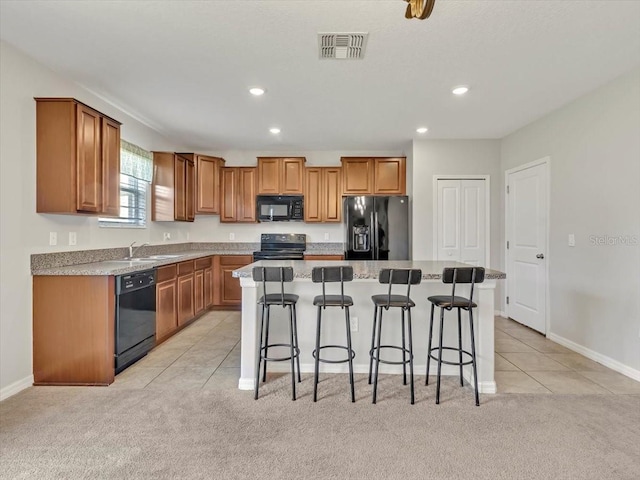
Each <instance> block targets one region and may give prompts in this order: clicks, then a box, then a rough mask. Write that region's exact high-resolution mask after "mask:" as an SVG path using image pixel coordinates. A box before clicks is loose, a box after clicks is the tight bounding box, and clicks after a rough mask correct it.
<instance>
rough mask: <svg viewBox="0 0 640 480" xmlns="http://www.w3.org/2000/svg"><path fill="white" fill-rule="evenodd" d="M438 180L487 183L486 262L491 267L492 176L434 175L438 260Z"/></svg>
mask: <svg viewBox="0 0 640 480" xmlns="http://www.w3.org/2000/svg"><path fill="white" fill-rule="evenodd" d="M438 180H484V181H485V184H484V186H485V192H484V196H485V201H484V209H485V226H484V249H485V253H484V261H485V263H486V265H481V266H483V267H485V268H489V266H490V265H491V175H434V176H433V256H432V258H433V259H434V260H435V259H436V258H438Z"/></svg>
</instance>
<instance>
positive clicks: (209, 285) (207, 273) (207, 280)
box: [204, 266, 214, 308]
mask: <svg viewBox="0 0 640 480" xmlns="http://www.w3.org/2000/svg"><path fill="white" fill-rule="evenodd" d="M213 288H214V283H213V266H211V267H207V268H205V269H204V308H209V307H211V306H212V305H213Z"/></svg>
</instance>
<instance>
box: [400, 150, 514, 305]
mask: <svg viewBox="0 0 640 480" xmlns="http://www.w3.org/2000/svg"><path fill="white" fill-rule="evenodd" d="M500 174H501V171H500V140H423V141H416V142H414V144H413V174H412V178H411V183H412V188H413V202H412V203H413V217H412V219H413V222H412V223H413V259H414V260H431V259H433V177H434V175H490V188H491V194H490V196H491V207H490V212H491V213H490V215H491V218H490V220H491V232H490V237H491V258H490V263H489V265H488V266H489V267H491V268H495V269H500V267H501V263H500V262H501V254H500V248H499V240H500V227H501V224H500V189H501V184H502V182H501V181H500ZM498 298H499V297H498ZM497 304H498V302H497V301H496V305H497Z"/></svg>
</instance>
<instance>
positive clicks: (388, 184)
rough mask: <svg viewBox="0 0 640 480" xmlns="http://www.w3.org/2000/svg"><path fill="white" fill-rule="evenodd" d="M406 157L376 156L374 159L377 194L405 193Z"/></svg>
mask: <svg viewBox="0 0 640 480" xmlns="http://www.w3.org/2000/svg"><path fill="white" fill-rule="evenodd" d="M406 181H407V174H406V159H405V158H404V157H399V158H376V159H375V161H374V188H373V193H374V194H376V195H404V194H405V193H406V190H407V186H406Z"/></svg>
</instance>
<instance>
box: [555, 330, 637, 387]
mask: <svg viewBox="0 0 640 480" xmlns="http://www.w3.org/2000/svg"><path fill="white" fill-rule="evenodd" d="M547 338H548V339H549V340H553V341H554V342H556V343H559V344H560V345H562V346H563V347H567V348H568V349H569V350H573V351H574V352H577V353H579V354H580V355H584V356H585V357H587V358H589V359H591V360H593V361H594V362H598V363H601V364H602V365H604V366H605V367H608V368H610V369H611V370H615V371H616V372H619V373H621V374H623V375H626V376H627V377H629V378H633V379H634V380H636V381H638V382H640V370H636V369H635V368H631V367H629V366H628V365H625V364H624V363H620V362H619V361H617V360H614V359H613V358H610V357H607V356H606V355H602V354H601V353H598V352H594V351H593V350H591V349H589V348H587V347H583V346H582V345H579V344H577V343H575V342H573V341H571V340H568V339H566V338H564V337H561V336H560V335H556V334H555V333H552V332H549V333H547Z"/></svg>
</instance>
